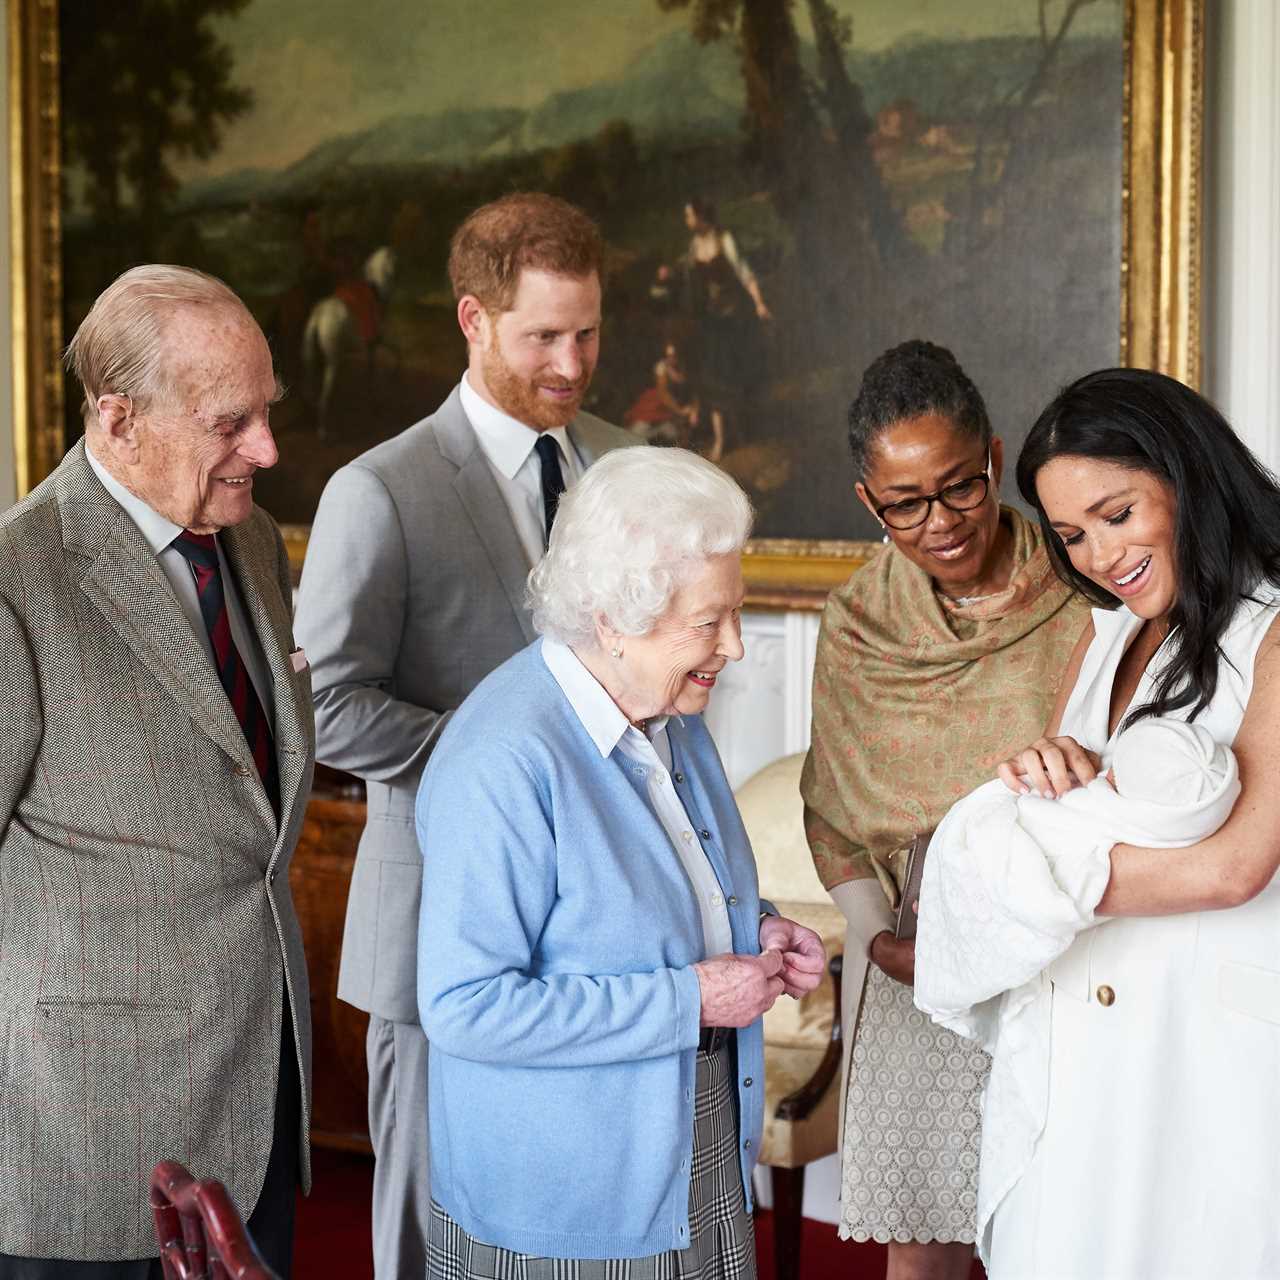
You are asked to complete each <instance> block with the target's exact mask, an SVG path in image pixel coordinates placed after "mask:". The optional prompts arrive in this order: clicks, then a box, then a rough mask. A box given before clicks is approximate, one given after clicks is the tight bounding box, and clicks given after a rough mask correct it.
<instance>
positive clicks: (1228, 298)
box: [1204, 0, 1280, 470]
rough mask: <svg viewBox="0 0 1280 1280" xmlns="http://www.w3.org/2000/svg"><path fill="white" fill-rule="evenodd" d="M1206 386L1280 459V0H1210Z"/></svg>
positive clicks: (1252, 440) (1257, 446)
mask: <svg viewBox="0 0 1280 1280" xmlns="http://www.w3.org/2000/svg"><path fill="white" fill-rule="evenodd" d="M1209 7H1210V9H1211V10H1212V13H1211V15H1210V22H1209V29H1208V37H1209V39H1208V51H1207V52H1208V58H1207V61H1208V67H1207V90H1208V92H1207V102H1206V115H1205V155H1206V167H1205V179H1206V200H1205V204H1206V226H1205V230H1206V240H1205V254H1204V263H1205V291H1204V303H1205V309H1204V321H1205V326H1204V337H1205V342H1204V349H1205V390H1206V392H1207V394H1208V395H1209V396H1210V397H1211V398H1212V399H1213V400H1215V401H1216V402H1217V404H1218V405H1219V406H1220V407H1221V408H1222V410H1223V412H1224V413H1225V414H1226V416H1227V419H1228V421H1230V422H1231V424H1232V425H1233V426H1234V427H1235V428H1236V430H1237V431H1238V432H1239V433H1240V435H1241V436H1242V437H1243V438H1244V440H1245V441H1246V442H1247V443H1248V445H1249V446H1250V448H1252V449H1253V451H1254V452H1255V453H1256V454H1257V455H1258V456H1259V457H1260V458H1262V460H1263V461H1264V462H1266V463H1267V465H1268V466H1270V467H1271V468H1272V469H1273V470H1274V469H1280V80H1278V77H1280V5H1277V4H1276V0H1209Z"/></svg>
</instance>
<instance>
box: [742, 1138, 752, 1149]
mask: <svg viewBox="0 0 1280 1280" xmlns="http://www.w3.org/2000/svg"><path fill="white" fill-rule="evenodd" d="M742 1146H743V1149H744V1150H745V1151H750V1150H751V1139H750V1138H748V1139H747V1140H746V1141H745V1142H744V1143H743V1144H742Z"/></svg>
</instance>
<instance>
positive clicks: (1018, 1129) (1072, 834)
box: [915, 719, 1240, 1226]
mask: <svg viewBox="0 0 1280 1280" xmlns="http://www.w3.org/2000/svg"><path fill="white" fill-rule="evenodd" d="M1106 763H1110V766H1111V772H1110V774H1109V775H1107V776H1102V775H1100V776H1099V777H1097V778H1095V779H1094V780H1093V781H1092V782H1091V783H1089V784H1088V785H1087V786H1084V787H1077V788H1076V789H1074V790H1072V791H1069V792H1068V793H1067V794H1066V795H1064V796H1062V797H1060V798H1059V799H1056V800H1046V799H1043V798H1042V797H1041V796H1038V795H1036V794H1034V793H1032V794H1030V795H1024V796H1015V795H1014V794H1013V793H1012V792H1011V791H1009V789H1008V788H1007V787H1006V786H1005V785H1004V783H1002V782H1000V781H998V780H997V781H993V782H988V783H985V784H984V785H983V786H981V787H979V788H978V789H977V790H976V791H973V792H971V793H970V794H969V795H968V796H966V797H965V798H964V799H963V800H960V801H959V802H958V803H957V804H955V805H954V806H953V807H952V808H951V810H950V811H949V812H948V813H947V816H946V817H945V818H944V819H943V821H942V823H941V824H940V825H939V827H938V829H937V831H936V832H935V833H934V837H933V841H932V842H931V844H930V846H929V854H928V860H927V861H926V863H925V869H924V878H923V880H922V882H921V888H920V905H919V920H918V925H917V936H916V969H915V1003H916V1006H917V1008H919V1009H921V1010H922V1011H923V1012H924V1013H927V1014H928V1015H929V1016H930V1017H932V1019H933V1020H934V1021H935V1022H938V1023H941V1024H942V1025H943V1026H945V1027H950V1028H951V1029H952V1030H953V1031H956V1032H958V1033H959V1034H961V1035H963V1036H967V1037H968V1038H970V1039H972V1040H977V1041H978V1042H979V1043H980V1044H981V1045H982V1046H983V1048H985V1049H986V1050H987V1051H988V1052H989V1053H991V1055H992V1059H993V1062H992V1069H991V1076H990V1079H989V1082H988V1085H987V1094H986V1100H985V1103H984V1113H983V1147H982V1164H983V1167H982V1176H981V1185H980V1188H979V1206H978V1217H979V1224H980V1226H981V1224H984V1223H985V1221H986V1219H987V1217H988V1216H989V1214H990V1212H991V1211H992V1210H993V1209H994V1206H995V1204H996V1203H998V1202H999V1200H1000V1198H1002V1197H1003V1195H1004V1193H1005V1191H1007V1190H1008V1187H1009V1186H1011V1185H1012V1183H1013V1181H1014V1180H1016V1178H1017V1177H1018V1176H1020V1174H1021V1171H1022V1169H1023V1168H1025V1165H1026V1162H1027V1161H1028V1160H1029V1159H1030V1155H1031V1152H1032V1149H1033V1148H1034V1145H1035V1141H1036V1139H1037V1138H1038V1137H1039V1135H1040V1132H1041V1130H1042V1128H1043V1126H1044V1120H1045V1109H1046V1106H1047V1101H1048V1063H1049V1021H1048V1019H1049V1007H1048V1002H1047V1000H1039V999H1038V998H1037V997H1039V996H1040V995H1041V994H1042V992H1043V991H1044V990H1045V989H1046V985H1045V984H1046V982H1047V979H1045V978H1044V977H1043V970H1044V969H1045V967H1046V966H1047V965H1049V964H1051V963H1052V962H1053V961H1054V960H1056V959H1057V958H1058V957H1059V956H1061V955H1062V954H1063V953H1064V952H1065V951H1066V950H1067V948H1068V947H1069V946H1070V945H1071V943H1072V942H1073V941H1074V939H1075V937H1076V935H1077V934H1078V933H1080V932H1081V931H1082V930H1084V929H1088V928H1090V927H1091V926H1093V925H1094V924H1095V923H1097V921H1096V918H1095V916H1094V908H1095V907H1096V906H1097V904H1098V901H1099V900H1100V899H1101V897H1102V894H1103V892H1104V890H1105V889H1106V887H1107V881H1108V879H1109V877H1110V874H1111V857H1110V855H1111V847H1112V845H1114V844H1120V843H1125V844H1134V845H1139V846H1142V847H1145V848H1177V847H1180V846H1183V845H1189V844H1194V843H1195V842H1196V841H1198V840H1203V839H1204V838H1205V837H1206V836H1210V835H1212V834H1213V833H1214V832H1215V831H1216V830H1217V829H1218V828H1219V827H1220V826H1221V825H1222V824H1223V822H1225V821H1226V819H1227V815H1228V814H1229V813H1230V812H1231V809H1232V806H1233V805H1234V804H1235V801H1236V797H1237V796H1238V795H1239V794H1240V780H1239V776H1238V772H1237V769H1236V760H1235V756H1234V755H1233V754H1232V752H1231V750H1230V748H1228V747H1225V746H1222V745H1221V744H1219V743H1215V742H1214V741H1213V739H1212V738H1211V737H1210V736H1209V734H1208V733H1207V732H1206V731H1205V730H1204V729H1201V728H1199V727H1198V726H1197V725H1194V724H1185V723H1183V722H1182V721H1180V720H1174V719H1147V720H1140V721H1139V722H1138V723H1137V724H1136V725H1134V726H1133V727H1132V728H1130V729H1128V730H1126V731H1125V732H1123V733H1122V734H1121V735H1120V736H1119V738H1118V739H1117V740H1116V742H1115V745H1114V748H1113V750H1112V753H1111V758H1110V761H1109V762H1108V761H1107V760H1105V759H1104V764H1106ZM1112 780H1114V785H1113V782H1112Z"/></svg>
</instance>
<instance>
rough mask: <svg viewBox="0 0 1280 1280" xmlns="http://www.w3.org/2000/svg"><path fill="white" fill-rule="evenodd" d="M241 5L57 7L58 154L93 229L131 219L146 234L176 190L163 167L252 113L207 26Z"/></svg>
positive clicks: (227, 55) (175, 2)
mask: <svg viewBox="0 0 1280 1280" xmlns="http://www.w3.org/2000/svg"><path fill="white" fill-rule="evenodd" d="M248 3H249V0H130V3H128V4H117V5H99V4H96V3H92V2H91V0H88V2H86V0H79V2H73V3H64V5H63V21H62V24H61V92H62V119H63V134H62V136H63V145H64V148H65V151H66V159H67V161H68V163H69V164H70V165H78V166H79V167H80V168H81V169H82V170H83V171H84V174H85V179H86V180H85V186H84V198H85V201H86V202H87V204H88V205H89V208H90V210H91V211H92V213H93V215H94V218H95V220H96V221H97V222H98V223H99V224H100V225H106V226H110V225H112V224H116V223H119V222H120V221H121V219H122V218H123V217H125V216H128V215H129V214H130V213H132V214H133V215H135V216H137V217H138V218H139V220H140V221H141V223H142V224H143V227H144V228H154V227H155V226H156V225H157V224H158V223H159V221H160V219H161V218H162V217H163V216H164V213H165V210H166V209H167V208H168V207H169V206H170V205H171V204H172V201H173V198H174V196H176V194H177V192H178V189H179V182H178V179H177V177H176V175H175V174H174V172H173V169H172V167H171V166H172V162H173V161H174V160H175V159H178V158H188V157H194V158H196V159H200V160H203V159H207V158H208V157H209V156H211V155H213V153H214V152H215V151H216V150H217V149H218V146H219V145H220V143H221V141H222V133H223V129H224V127H225V125H226V124H228V123H229V122H230V121H232V120H234V119H236V118H237V117H238V116H240V115H242V114H243V113H244V112H245V111H247V110H248V109H249V107H250V106H251V105H252V103H253V94H252V92H251V91H250V90H249V89H247V88H245V87H243V86H241V85H238V84H236V83H235V82H234V75H233V65H232V55H231V50H230V49H229V48H228V47H227V46H226V45H225V44H224V43H223V42H222V41H220V40H219V39H218V38H217V35H216V34H215V32H214V31H213V29H212V25H211V19H214V18H224V17H229V16H232V15H235V14H237V13H239V12H240V11H241V10H243V9H244V8H245V7H246V5H247V4H248Z"/></svg>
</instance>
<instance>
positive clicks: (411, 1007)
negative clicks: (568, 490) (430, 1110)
mask: <svg viewBox="0 0 1280 1280" xmlns="http://www.w3.org/2000/svg"><path fill="white" fill-rule="evenodd" d="M569 437H570V439H571V440H572V441H573V445H574V448H575V449H577V451H578V453H579V455H580V456H581V457H582V459H583V461H584V462H585V463H586V464H587V465H590V464H591V463H592V462H594V461H595V460H596V459H597V458H598V457H599V456H600V455H601V454H602V453H606V452H607V451H608V450H610V449H616V448H619V447H623V446H627V445H635V444H640V443H641V441H639V440H638V439H637V438H636V437H635V436H633V435H631V434H630V433H629V432H626V431H622V430H620V429H619V428H618V427H612V426H610V425H609V424H608V423H606V422H602V421H600V419H599V418H593V417H591V415H590V414H585V413H580V414H578V416H577V417H576V418H575V419H574V421H573V422H572V423H571V424H570V426H569ZM530 568H531V566H530V564H529V561H528V557H527V556H526V554H525V552H524V549H523V548H522V546H521V544H520V539H519V536H518V535H517V533H516V529H515V525H514V523H513V522H512V520H511V514H510V512H509V510H508V508H507V505H506V502H505V501H504V500H503V497H502V493H501V491H500V490H499V488H498V485H497V482H496V481H495V480H494V478H493V472H492V471H491V470H490V467H489V463H488V460H487V458H486V457H485V453H484V450H483V448H481V445H480V441H479V438H478V437H477V435H476V432H475V428H474V427H473V426H472V425H471V422H470V420H469V419H468V418H467V415H466V413H465V412H464V410H463V408H462V398H461V396H460V394H459V392H458V389H457V388H456V387H455V388H454V390H453V393H452V394H451V395H450V396H449V398H448V399H447V400H446V401H445V402H444V404H443V405H441V406H440V408H439V409H438V410H437V411H436V412H435V413H434V414H432V415H431V416H430V417H429V418H424V419H423V420H422V421H421V422H419V423H416V424H415V425H414V426H412V427H409V428H408V429H407V430H405V431H402V432H401V433H400V434H399V435H398V436H395V437H394V438H393V439H391V440H387V441H385V442H384V443H382V444H380V445H378V446H377V447H376V448H374V449H371V450H369V452H367V453H365V454H362V455H361V456H360V457H358V458H357V459H356V460H355V461H354V462H352V463H350V464H348V465H347V466H345V467H343V468H341V470H339V471H338V472H337V473H335V475H334V476H333V477H332V479H331V480H330V481H329V483H328V485H327V486H326V488H325V491H324V495H323V496H322V498H321V499H320V507H319V510H318V511H317V512H316V518H315V523H314V524H313V525H312V527H311V540H310V542H309V544H308V546H307V562H306V565H305V567H304V569H303V573H302V585H301V587H300V589H299V592H298V615H297V620H296V623H295V626H296V630H297V633H298V640H299V642H300V643H301V644H303V645H305V646H306V649H307V652H308V654H309V655H310V657H311V669H312V673H313V679H314V684H315V697H316V730H317V736H318V744H319V757H320V759H321V760H322V761H323V762H324V763H325V764H328V765H332V766H333V767H334V768H337V769H345V770H347V771H348V772H350V773H354V774H357V775H358V776H360V777H361V778H364V779H365V781H366V783H367V784H368V794H369V811H368V819H367V822H366V825H365V829H364V832H363V834H362V835H361V838H360V846H359V850H358V852H357V855H356V865H355V870H354V872H353V873H352V877H351V892H350V896H349V897H348V899H347V920H346V930H345V932H344V934H343V939H342V961H341V966H340V969H339V974H338V995H339V997H340V998H341V999H343V1000H345V1001H347V1002H348V1003H350V1004H353V1005H355V1006H356V1007H357V1008H360V1009H364V1010H366V1011H367V1012H369V1013H374V1014H377V1015H378V1016H380V1017H383V1018H389V1019H391V1020H393V1021H396V1022H417V1020H418V997H417V963H418V948H417V941H418V901H419V896H420V894H421V883H422V854H421V853H420V852H419V850H418V841H417V837H416V836H415V834H414V816H413V815H414V802H415V800H416V798H417V793H418V781H419V779H420V778H421V776H422V770H423V767H424V766H425V764H426V762H427V758H428V756H429V755H430V754H431V751H432V748H433V747H434V746H435V744H436V741H437V740H438V739H439V736H440V734H441V732H442V731H443V729H444V727H445V725H446V724H447V723H448V720H449V717H450V715H451V714H452V712H453V710H454V709H455V708H457V707H458V706H460V705H461V704H462V700H463V699H464V698H465V697H466V696H467V694H469V693H470V692H471V690H472V689H474V688H475V687H476V685H477V684H479V683H480V681H481V680H483V679H484V677H485V676H487V675H488V674H489V672H490V671H492V670H493V669H494V668H495V667H497V666H499V665H500V664H501V663H503V662H505V661H506V660H507V659H508V658H509V657H511V655H512V654H514V653H516V652H518V651H519V650H520V649H523V648H524V647H525V645H527V644H528V643H529V642H530V641H531V640H533V639H534V638H535V637H534V631H533V625H532V623H531V621H530V618H529V613H528V610H527V609H526V608H525V603H524V590H525V579H526V578H527V577H528V575H529V570H530Z"/></svg>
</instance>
